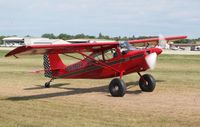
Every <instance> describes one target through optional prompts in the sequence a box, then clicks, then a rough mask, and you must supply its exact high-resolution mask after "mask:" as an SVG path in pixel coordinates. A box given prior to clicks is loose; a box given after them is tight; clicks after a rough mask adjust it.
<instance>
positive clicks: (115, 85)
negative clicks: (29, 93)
mask: <svg viewBox="0 0 200 127" xmlns="http://www.w3.org/2000/svg"><path fill="white" fill-rule="evenodd" d="M109 91H110V94H111V95H112V96H113V97H123V96H124V94H125V93H126V85H125V83H124V81H123V80H121V79H119V78H115V79H113V80H112V81H111V82H110V85H109Z"/></svg>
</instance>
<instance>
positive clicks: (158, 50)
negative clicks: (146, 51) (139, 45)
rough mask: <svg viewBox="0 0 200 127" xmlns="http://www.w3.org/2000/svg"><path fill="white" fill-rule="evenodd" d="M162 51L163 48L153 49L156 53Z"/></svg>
mask: <svg viewBox="0 0 200 127" xmlns="http://www.w3.org/2000/svg"><path fill="white" fill-rule="evenodd" d="M162 51H163V50H162V49H161V48H155V49H154V52H155V53H156V54H157V55H159V54H161V53H162Z"/></svg>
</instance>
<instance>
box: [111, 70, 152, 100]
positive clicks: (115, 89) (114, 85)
mask: <svg viewBox="0 0 200 127" xmlns="http://www.w3.org/2000/svg"><path fill="white" fill-rule="evenodd" d="M138 75H139V76H140V79H139V86H140V89H141V90H142V91H144V92H152V91H153V90H154V89H155V86H156V80H155V79H154V77H153V76H152V75H150V74H144V75H141V74H140V73H139V72H138ZM109 91H110V94H111V95H112V96H113V97H123V96H124V95H125V93H126V84H125V83H124V81H123V80H122V79H120V78H115V79H113V80H112V81H111V82H110V84H109Z"/></svg>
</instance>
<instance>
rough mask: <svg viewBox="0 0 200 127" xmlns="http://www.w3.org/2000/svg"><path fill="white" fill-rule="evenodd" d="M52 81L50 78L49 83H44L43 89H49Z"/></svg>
mask: <svg viewBox="0 0 200 127" xmlns="http://www.w3.org/2000/svg"><path fill="white" fill-rule="evenodd" d="M53 80H54V79H53V78H52V79H51V80H50V81H48V82H46V83H45V84H44V87H45V88H49V87H50V83H51V82H52V81H53Z"/></svg>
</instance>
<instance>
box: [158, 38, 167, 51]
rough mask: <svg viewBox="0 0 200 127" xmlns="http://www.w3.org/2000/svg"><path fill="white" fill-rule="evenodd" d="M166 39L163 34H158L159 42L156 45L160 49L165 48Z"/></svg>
mask: <svg viewBox="0 0 200 127" xmlns="http://www.w3.org/2000/svg"><path fill="white" fill-rule="evenodd" d="M166 44H167V40H166V39H165V37H164V36H163V35H159V43H158V46H159V47H160V48H162V49H164V48H166Z"/></svg>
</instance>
